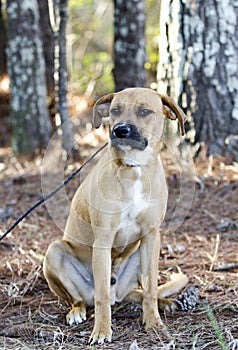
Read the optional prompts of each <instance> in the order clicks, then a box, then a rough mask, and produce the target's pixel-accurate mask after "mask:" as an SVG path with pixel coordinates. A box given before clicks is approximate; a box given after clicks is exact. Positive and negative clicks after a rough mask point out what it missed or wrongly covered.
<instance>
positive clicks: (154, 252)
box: [140, 228, 163, 330]
mask: <svg viewBox="0 0 238 350" xmlns="http://www.w3.org/2000/svg"><path fill="white" fill-rule="evenodd" d="M141 243H142V244H141V248H140V249H141V280H142V288H143V304H142V306H143V322H144V323H145V328H146V330H150V329H153V330H156V329H158V328H161V327H163V322H162V321H161V318H160V315H159V311H158V292H157V283H158V263H159V252H160V234H159V231H157V229H155V228H154V229H152V230H151V231H150V232H149V233H148V234H147V235H146V236H145V237H144V238H143V240H142V242H141Z"/></svg>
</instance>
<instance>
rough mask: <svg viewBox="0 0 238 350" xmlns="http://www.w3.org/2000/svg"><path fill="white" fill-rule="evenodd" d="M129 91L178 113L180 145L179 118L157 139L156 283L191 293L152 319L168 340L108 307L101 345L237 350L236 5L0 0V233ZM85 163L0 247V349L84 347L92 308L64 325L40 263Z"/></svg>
mask: <svg viewBox="0 0 238 350" xmlns="http://www.w3.org/2000/svg"><path fill="white" fill-rule="evenodd" d="M130 86H146V87H150V88H152V89H154V90H156V91H158V92H160V93H163V94H165V93H167V94H168V95H170V96H171V97H173V98H174V99H175V100H176V102H178V104H179V105H180V106H181V107H182V108H183V110H184V112H185V113H186V115H187V117H188V119H187V122H186V125H185V137H184V138H183V139H182V141H183V142H181V143H180V141H181V139H180V137H179V132H178V127H177V123H176V122H175V123H171V122H169V123H168V125H167V126H166V130H165V142H163V144H164V147H163V151H162V152H161V153H162V161H163V164H164V167H165V171H166V177H167V183H168V188H169V201H168V210H167V214H166V217H165V220H164V222H163V225H162V227H161V258H160V261H159V268H160V273H159V274H160V283H163V282H164V281H166V280H168V275H169V273H170V272H171V271H177V266H179V267H180V268H181V269H182V271H184V272H185V273H186V274H187V275H188V277H189V285H190V286H191V285H193V286H197V287H198V288H199V293H200V296H199V301H198V305H197V306H196V308H195V310H193V311H191V312H188V313H184V312H179V311H178V312H175V313H174V314H169V313H161V317H162V319H163V320H164V322H165V323H166V325H167V326H168V329H169V333H170V334H171V337H170V338H169V339H167V338H163V335H162V334H160V333H159V334H157V333H154V334H146V333H145V330H144V326H143V324H142V316H141V315H142V310H141V307H140V305H137V304H133V303H131V302H127V301H125V302H124V303H122V304H120V305H115V306H114V307H113V310H112V315H113V328H114V339H113V340H114V342H113V343H112V344H111V345H108V347H107V348H108V349H126V350H128V349H141V350H143V349H144V350H145V349H150V350H153V349H155V350H158V349H161V350H165V349H166V350H169V349H175V348H176V349H199V350H207V349H209V350H211V349H212V350H220V349H222V350H234V349H237V347H238V322H237V319H238V282H237V281H238V274H237V273H238V215H237V213H238V208H237V198H238V136H237V134H238V1H237V0H222V1H221V0H206V1H202V0H69V1H67V0H0V203H1V204H0V224H1V227H0V235H2V234H3V233H4V232H6V230H7V229H8V228H9V227H10V226H11V225H12V224H13V223H14V222H15V220H16V219H17V218H19V217H20V216H21V215H22V214H23V213H24V212H25V211H27V210H28V209H29V208H30V207H31V206H32V204H34V203H36V202H37V201H39V199H41V198H42V196H44V195H46V194H49V193H50V192H51V191H53V190H54V189H55V188H56V187H57V186H58V185H60V184H61V183H62V182H63V181H64V178H65V177H67V176H69V175H71V174H72V171H74V170H76V169H78V168H79V166H81V165H82V162H83V161H84V160H85V158H86V157H88V156H89V155H90V154H91V153H92V152H93V151H94V150H95V148H97V147H100V146H101V145H102V144H103V143H105V142H106V140H107V138H108V135H107V132H106V129H104V128H99V129H97V130H94V128H93V121H92V106H93V104H94V102H95V101H96V99H97V98H98V97H100V96H102V95H104V94H107V93H108V92H111V91H118V90H120V89H123V88H126V87H130ZM46 146H47V148H46ZM166 146H167V147H166ZM177 146H178V147H177ZM43 157H44V158H43ZM95 162H96V160H93V161H92V162H90V165H89V166H87V167H86V168H84V171H83V172H81V173H80V176H77V177H75V178H74V181H70V182H69V183H68V184H67V186H65V187H64V189H63V190H61V191H60V192H58V193H57V195H55V196H54V197H53V198H51V199H50V200H49V201H47V202H46V203H45V204H44V205H42V206H40V207H38V208H37V209H36V210H34V211H33V212H32V213H31V215H29V216H28V217H27V218H26V219H25V220H23V221H22V222H21V223H20V224H19V225H17V226H16V227H15V229H14V231H12V232H11V233H10V234H9V235H7V237H5V239H4V240H3V241H1V243H0V316H1V322H0V350H2V349H3V350H4V349H14V350H16V349H23V348H24V349H26V350H33V349H34V350H35V349H43V348H44V349H45V350H47V349H48V350H52V349H58V350H59V349H61V350H69V349H88V350H90V349H92V348H91V347H90V346H89V345H88V343H87V342H88V339H89V337H90V334H91V331H92V327H93V322H94V311H93V309H89V310H88V320H87V322H86V323H85V324H82V325H77V326H75V327H67V326H66V324H65V314H66V312H67V310H68V305H66V304H65V303H64V302H63V301H59V300H57V298H55V296H54V295H53V294H52V293H51V291H50V290H49V288H48V285H47V283H46V281H45V279H44V277H43V272H42V262H43V259H44V252H45V251H46V249H47V247H48V245H49V244H50V243H51V242H52V241H53V240H55V239H57V238H61V237H62V231H63V229H64V226H65V222H66V219H67V215H68V212H69V203H70V202H71V199H72V197H73V195H74V193H75V191H76V189H77V188H78V186H79V185H80V183H81V181H82V180H83V178H84V177H85V176H87V174H88V172H89V171H90V167H93V166H94V164H95ZM46 209H47V210H46Z"/></svg>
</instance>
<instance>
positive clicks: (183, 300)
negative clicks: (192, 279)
mask: <svg viewBox="0 0 238 350" xmlns="http://www.w3.org/2000/svg"><path fill="white" fill-rule="evenodd" d="M198 297H199V289H198V288H196V287H189V288H188V289H187V290H186V291H185V292H184V293H183V294H181V295H179V296H178V299H177V300H176V303H177V305H178V309H179V310H181V311H192V310H193V309H194V308H195V306H196V304H197V301H198Z"/></svg>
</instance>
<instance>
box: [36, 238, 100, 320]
mask: <svg viewBox="0 0 238 350" xmlns="http://www.w3.org/2000/svg"><path fill="white" fill-rule="evenodd" d="M70 250H71V248H70V246H69V244H68V243H67V242H65V241H60V240H59V241H55V242H53V243H52V244H51V245H50V246H49V248H48V250H47V252H46V256H45V260H44V265H43V271H44V275H45V278H46V280H47V282H48V284H49V287H50V289H51V290H52V291H53V293H55V294H56V295H58V296H59V297H60V298H61V299H64V300H66V301H68V302H69V303H70V304H71V305H72V309H71V311H70V312H69V313H68V314H67V316H66V320H67V323H68V324H70V325H72V324H74V323H75V324H78V323H82V322H84V321H85V320H86V305H93V302H94V289H93V275H92V272H91V271H90V269H89V268H87V267H85V265H83V264H82V263H81V262H80V261H79V260H78V259H77V258H76V257H74V256H73V255H72V254H71V253H70Z"/></svg>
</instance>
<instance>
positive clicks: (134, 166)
mask: <svg viewBox="0 0 238 350" xmlns="http://www.w3.org/2000/svg"><path fill="white" fill-rule="evenodd" d="M126 166H128V167H130V168H136V167H141V165H140V164H127V163H126Z"/></svg>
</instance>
